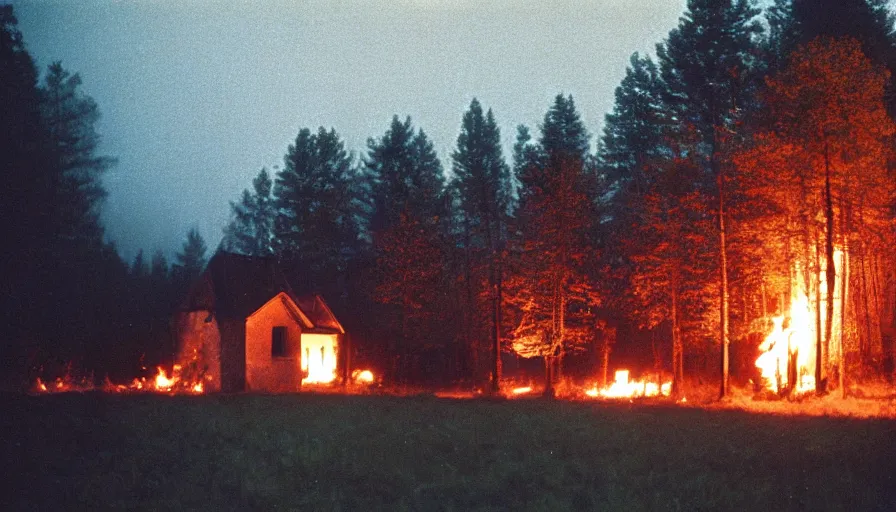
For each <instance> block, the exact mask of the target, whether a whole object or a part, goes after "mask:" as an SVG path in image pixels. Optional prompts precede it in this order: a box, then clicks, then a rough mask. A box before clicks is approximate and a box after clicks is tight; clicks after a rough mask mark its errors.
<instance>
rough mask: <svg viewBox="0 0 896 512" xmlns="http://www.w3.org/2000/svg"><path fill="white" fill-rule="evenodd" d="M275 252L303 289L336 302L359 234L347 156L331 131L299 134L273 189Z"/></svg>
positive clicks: (340, 140) (335, 134)
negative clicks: (321, 294) (275, 211)
mask: <svg viewBox="0 0 896 512" xmlns="http://www.w3.org/2000/svg"><path fill="white" fill-rule="evenodd" d="M274 197H275V206H276V209H277V213H276V222H275V235H274V236H275V244H274V247H275V252H276V254H277V256H278V257H279V258H280V259H281V260H282V261H283V262H284V264H285V267H286V268H287V272H288V273H289V274H290V276H291V277H292V278H293V281H294V282H295V283H296V284H297V285H298V286H299V287H300V288H304V289H310V290H313V291H316V292H321V293H324V295H325V296H328V297H329V299H330V300H332V301H336V300H341V299H342V298H343V295H344V294H345V293H346V290H345V287H344V285H342V284H341V283H344V278H345V273H346V269H347V266H348V261H349V259H350V258H351V257H353V256H354V255H355V254H356V253H357V251H358V238H359V228H358V223H357V215H358V211H357V210H358V205H357V193H356V190H355V178H354V174H353V170H352V160H351V156H350V155H349V154H348V153H347V152H346V150H345V144H344V142H343V141H342V139H341V138H340V137H339V135H338V134H337V133H336V131H335V130H333V129H330V130H329V131H328V130H326V129H324V128H323V127H321V128H319V129H318V131H317V133H312V132H311V131H310V130H309V129H307V128H303V129H301V130H300V131H299V134H298V135H297V136H296V140H295V143H293V144H291V145H290V146H289V148H288V150H287V152H286V156H284V167H283V169H282V170H281V171H280V172H279V173H277V180H276V182H275V184H274Z"/></svg>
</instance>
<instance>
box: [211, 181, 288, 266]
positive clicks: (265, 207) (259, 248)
mask: <svg viewBox="0 0 896 512" xmlns="http://www.w3.org/2000/svg"><path fill="white" fill-rule="evenodd" d="M272 187H273V183H272V182H271V177H270V175H269V174H268V171H267V169H261V171H259V173H258V176H256V177H255V179H253V180H252V192H250V191H249V190H248V189H246V190H243V195H242V197H241V198H240V201H239V202H238V203H235V202H232V201H231V203H230V211H231V220H230V223H229V224H228V225H227V226H226V227H225V228H224V239H223V240H222V241H221V244H222V246H223V247H224V248H225V249H226V250H228V251H232V252H238V253H240V254H245V255H248V256H268V255H270V254H272V253H273V241H274V240H273V239H274V220H275V214H276V209H275V207H274V200H273V197H272V194H271V191H272Z"/></svg>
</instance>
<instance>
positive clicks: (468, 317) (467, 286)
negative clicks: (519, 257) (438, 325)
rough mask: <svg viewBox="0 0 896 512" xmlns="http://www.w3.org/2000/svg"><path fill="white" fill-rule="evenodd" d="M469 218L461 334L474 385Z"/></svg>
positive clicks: (475, 340)
mask: <svg viewBox="0 0 896 512" xmlns="http://www.w3.org/2000/svg"><path fill="white" fill-rule="evenodd" d="M470 231H471V230H470V219H469V218H467V217H466V216H464V251H463V254H464V292H465V293H466V303H465V304H464V307H463V319H464V327H463V336H464V345H465V346H466V347H467V350H468V351H469V365H470V368H469V370H470V377H471V381H472V382H473V385H474V386H478V385H479V373H480V372H479V337H478V336H474V335H473V334H472V329H473V324H474V322H475V315H474V313H473V311H474V304H475V302H474V298H473V295H474V294H473V261H472V260H473V258H472V257H471V256H470V252H471V251H472V248H471V244H472V242H471V238H472V235H471V233H470Z"/></svg>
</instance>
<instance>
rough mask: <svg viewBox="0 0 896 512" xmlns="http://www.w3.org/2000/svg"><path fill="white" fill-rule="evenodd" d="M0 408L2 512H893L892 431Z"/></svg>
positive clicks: (286, 400) (524, 406) (449, 404)
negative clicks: (568, 511)
mask: <svg viewBox="0 0 896 512" xmlns="http://www.w3.org/2000/svg"><path fill="white" fill-rule="evenodd" d="M0 407H2V409H0V410H2V415H3V417H2V419H0V429H2V430H0V434H2V442H3V452H4V454H5V455H6V456H7V462H6V463H5V464H4V472H5V475H4V476H3V479H4V482H5V484H4V487H5V489H6V492H5V493H3V495H2V496H3V497H2V498H0V509H3V510H20V509H39V510H56V509H84V510H94V509H108V508H113V507H114V508H123V509H129V510H132V509H143V510H175V509H207V510H271V509H294V510H340V509H341V510H358V509H360V510H364V509H388V510H402V509H410V510H471V509H514V510H520V509H529V510H564V509H573V510H582V509H586V510H592V509H600V510H648V509H654V510H698V509H702V510H757V509H760V508H764V509H769V510H788V509H807V510H838V509H847V510H875V509H879V510H894V509H896V476H894V475H896V421H894V420H885V419H866V420H856V419H843V418H839V419H838V418H827V417H801V416H789V417H788V416H768V415H755V414H749V413H745V412H741V411H724V410H702V409H693V408H675V407H660V406H632V405H607V404H595V403H577V402H546V401H542V400H517V401H484V400H475V401H474V400H438V399H434V398H428V397H412V398H399V397H377V396H333V395H331V396H313V395H291V396H253V395H236V396H224V395H222V396H206V397H168V396H152V395H140V396H115V395H105V394H101V393H87V394H65V395H54V396H39V397H32V396H22V395H5V396H2V397H0Z"/></svg>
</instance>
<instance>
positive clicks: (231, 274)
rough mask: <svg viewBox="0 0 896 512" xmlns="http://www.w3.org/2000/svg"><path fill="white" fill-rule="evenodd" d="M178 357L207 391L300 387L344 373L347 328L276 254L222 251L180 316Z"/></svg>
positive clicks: (202, 278) (177, 321) (192, 290)
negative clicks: (292, 279) (300, 290)
mask: <svg viewBox="0 0 896 512" xmlns="http://www.w3.org/2000/svg"><path fill="white" fill-rule="evenodd" d="M175 324H176V329H177V338H178V340H177V341H178V361H179V363H180V364H181V366H182V367H183V368H184V371H185V372H193V373H195V374H199V375H201V376H202V378H203V379H204V380H205V389H207V390H209V391H225V392H235V391H265V392H291V391H298V390H299V389H301V387H302V385H303V384H305V385H308V384H315V385H327V384H332V383H334V382H336V381H338V380H339V379H340V378H342V377H343V376H344V375H345V370H346V364H345V359H346V358H345V354H344V353H343V340H344V338H345V330H344V329H343V328H342V325H341V324H340V323H339V321H338V320H337V319H336V317H335V316H334V315H333V312H332V311H331V310H330V308H329V307H328V306H327V304H326V302H324V300H323V298H322V297H320V296H319V295H307V296H298V295H296V294H295V293H293V290H292V289H291V288H290V286H289V283H288V282H287V280H286V277H285V276H284V274H283V272H282V271H281V270H280V268H279V265H278V264H277V261H276V260H275V259H273V258H262V257H255V256H244V255H240V254H234V253H229V252H225V251H221V250H219V251H218V252H217V253H215V255H214V256H213V257H212V258H211V260H210V261H209V263H208V266H207V268H206V269H205V271H204V272H203V273H202V275H201V276H200V277H199V279H198V280H197V282H196V283H194V285H193V286H192V288H191V289H190V292H189V294H188V296H187V297H186V300H185V301H184V303H183V304H182V306H181V308H180V311H179V312H178V314H177V317H176V319H175Z"/></svg>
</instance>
